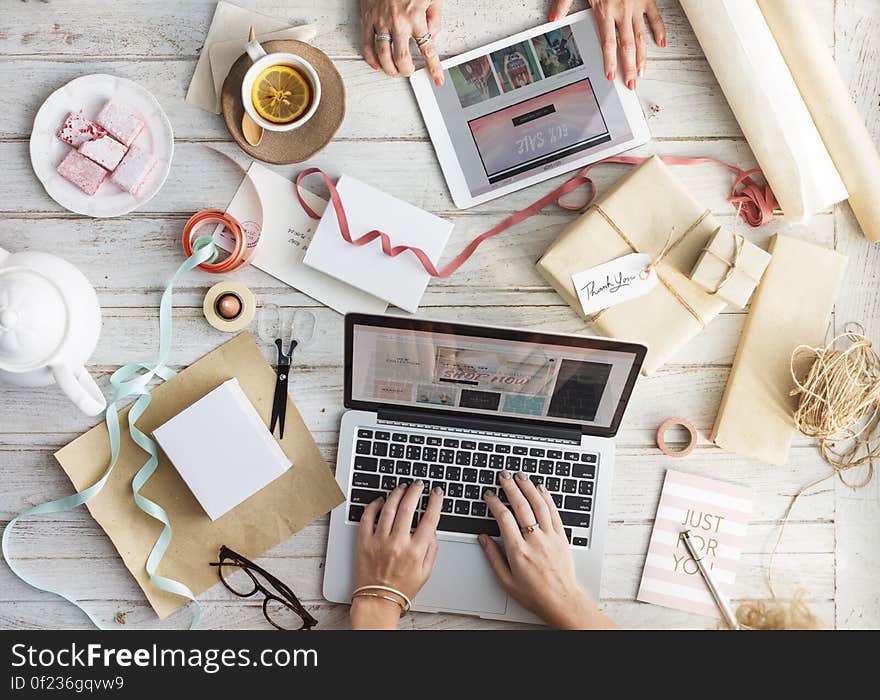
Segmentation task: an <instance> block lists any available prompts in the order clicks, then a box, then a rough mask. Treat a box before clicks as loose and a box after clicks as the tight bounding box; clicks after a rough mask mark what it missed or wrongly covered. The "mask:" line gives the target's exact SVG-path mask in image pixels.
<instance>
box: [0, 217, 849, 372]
mask: <svg viewBox="0 0 880 700" xmlns="http://www.w3.org/2000/svg"><path fill="white" fill-rule="evenodd" d="M186 216H187V215H183V214H180V215H172V216H169V217H157V216H144V217H141V216H137V217H132V218H119V219H85V218H82V219H80V218H76V219H69V218H66V217H57V218H56V217H48V218H47V217H40V218H26V217H25V216H24V215H20V214H19V215H10V216H9V217H7V218H0V247H3V248H7V249H8V250H11V251H19V250H42V251H47V250H51V251H53V252H55V253H56V254H58V255H60V256H62V257H64V258H65V259H66V260H68V261H69V262H71V263H73V264H74V265H76V266H77V267H78V268H79V269H80V270H81V271H82V272H83V274H85V275H86V277H88V278H89V280H90V281H91V282H92V284H94V285H95V287H96V288H97V291H98V299H99V301H100V303H101V305H102V307H103V308H104V310H105V316H106V315H107V310H108V309H110V308H112V307H137V308H139V309H141V311H139V313H142V314H143V315H144V316H145V317H149V316H150V314H151V313H153V314H155V313H156V310H157V307H158V299H159V294H160V292H161V289H162V288H163V287H164V285H165V283H166V282H167V279H168V277H170V275H171V274H172V272H173V271H174V270H175V269H176V268H177V266H178V265H179V264H180V262H181V260H182V257H183V252H182V250H181V246H180V232H181V229H182V227H183V224H184V222H185V220H186ZM503 216H504V214H492V215H489V216H485V217H483V216H473V215H470V214H459V215H453V216H450V217H449V218H450V219H452V221H453V223H454V228H453V234H452V237H451V239H450V242H449V243H448V245H447V247H446V253H445V255H444V259H450V258H452V257H453V256H454V255H455V254H457V253H458V251H459V250H461V249H462V248H464V247H465V246H466V245H467V243H468V242H469V241H470V240H472V239H473V238H474V237H476V236H477V235H479V234H480V233H482V232H483V231H485V230H486V229H488V228H489V227H491V226H492V225H494V224H495V223H498V222H499V221H500V220H501V219H502V218H503ZM575 217H576V214H573V213H571V212H562V211H560V210H559V209H557V208H555V207H551V208H549V209H548V210H547V213H546V214H544V215H539V216H535V217H534V218H532V219H530V220H529V221H527V222H523V223H522V224H519V225H517V226H515V227H513V228H511V229H510V230H508V231H506V232H505V233H504V234H502V235H501V236H499V237H497V238H495V239H494V240H491V241H488V242H486V243H485V244H484V245H483V246H482V247H481V248H480V249H479V251H478V253H477V254H476V255H475V256H474V257H473V258H472V259H471V260H470V261H468V263H467V264H465V265H464V266H463V267H462V268H461V269H460V270H459V271H458V272H456V274H454V275H452V276H451V277H449V278H446V279H436V280H432V282H431V283H430V285H429V286H428V289H427V291H426V293H425V296H424V297H423V301H422V305H421V306H422V312H421V313H423V314H425V315H427V314H430V313H435V314H436V315H437V316H439V315H441V314H442V313H444V311H443V310H442V309H438V310H437V311H436V312H434V311H432V310H431V309H430V308H429V307H432V306H438V307H462V306H464V307H468V309H472V308H474V307H476V306H493V305H501V306H523V305H527V306H542V307H543V306H559V307H561V308H565V307H564V302H563V300H562V299H561V297H559V296H558V295H557V294H556V292H555V291H554V290H553V289H552V288H551V287H550V286H549V285H548V284H547V283H546V282H545V281H544V279H543V278H542V277H541V276H540V275H539V274H538V272H537V270H536V269H535V264H534V263H535V261H536V260H537V259H538V258H539V257H540V256H541V255H542V254H543V252H544V250H545V249H546V248H547V247H548V246H549V245H550V244H551V243H552V242H553V240H555V238H556V237H557V236H558V235H559V232H560V231H561V230H562V229H563V227H564V226H565V225H566V224H568V223H570V222H571V221H572V220H573V219H574V218H575ZM719 220H720V221H721V222H723V223H725V224H727V225H734V221H735V218H734V217H733V216H732V215H726V216H720V217H719ZM740 230H741V231H743V232H744V233H745V234H746V235H748V237H749V239H750V240H752V241H753V242H755V243H756V244H758V245H760V246H762V247H766V245H767V243H768V239H769V236H770V235H771V234H772V233H775V232H783V233H789V234H793V235H798V236H801V237H806V238H808V239H809V240H813V241H814V242H816V243H819V244H821V245H826V246H829V247H830V246H833V245H834V217H833V215H832V214H823V215H820V216H818V217H816V218H815V220H814V221H813V222H812V223H811V225H810V227H809V228H807V229H804V228H803V227H800V226H793V225H790V224H784V223H782V222H781V220H780V222H779V223H778V224H775V225H774V226H772V227H769V226H768V227H764V228H762V229H757V230H752V229H747V227H745V226H741V227H740ZM120 241H126V247H125V253H124V254H120V251H119V244H120ZM235 276H236V279H239V280H240V281H241V282H243V283H245V284H247V285H248V286H249V287H250V288H251V290H252V291H253V292H254V293H255V294H256V295H257V298H258V300H260V301H262V300H268V299H271V300H272V302H273V303H275V304H278V305H281V306H313V307H316V309H315V311H316V313H319V314H322V320H323V317H324V316H323V314H326V315H327V318H328V319H330V318H332V317H334V316H336V314H335V313H334V312H332V311H331V310H329V309H325V308H324V307H322V306H320V305H319V304H318V303H317V302H315V301H314V300H312V299H310V298H309V297H307V296H305V295H304V294H302V293H300V292H299V291H297V290H296V289H293V288H292V287H289V286H288V285H286V284H284V283H283V282H281V281H279V280H277V279H275V278H274V277H271V276H270V275H267V274H266V273H264V272H262V271H260V270H258V269H256V268H254V267H246V268H243V269H242V270H239V271H237V272H236V275H235ZM215 281H216V278H215V277H214V276H213V275H210V274H208V273H204V272H202V271H200V270H195V271H193V272H191V273H190V274H188V275H186V276H185V277H184V278H183V279H182V280H181V281H180V283H179V284H178V286H177V287H176V288H175V296H174V303H175V308H176V309H178V311H176V313H179V309H180V308H181V307H186V306H189V307H195V308H196V309H200V308H201V305H202V300H203V299H204V293H205V290H206V289H207V288H208V287H209V286H210V285H212V284H213V283H214V282H215ZM322 309H323V310H322ZM728 312H729V313H736V312H735V310H734V309H732V308H729V309H728ZM447 313H448V312H447ZM456 315H457V314H456ZM726 317H727V314H725V315H723V316H722V317H721V318H720V319H718V320H717V321H716V322H713V323H712V324H710V325H709V327H708V329H707V332H706V333H704V334H702V335H701V336H700V337H699V338H697V339H696V340H694V341H693V342H692V343H690V344H689V345H687V346H686V347H685V348H684V350H683V352H682V354H680V355H679V358H677V361H678V362H684V363H691V362H693V361H694V360H693V359H690V355H689V354H690V353H692V352H696V353H698V354H699V355H700V356H702V358H703V360H702V361H705V362H711V363H712V364H718V363H724V364H729V363H730V361H731V360H732V357H733V352H734V349H735V347H736V342H735V340H733V341H732V342H731V339H730V338H731V336H729V334H728V333H727V332H726V331H721V330H719V329H718V328H717V326H716V324H720V323H722V322H730V320H729V319H727V318H726ZM553 318H554V319H555V321H554V323H556V322H558V325H557V326H556V327H555V330H556V331H557V332H582V331H583V329H584V324H583V323H582V322H581V321H579V320H578V317H577V316H576V314H575V313H574V312H571V313H568V314H565V313H560V314H559V315H556V316H553ZM529 321H530V320H529V319H527V318H525V319H522V322H523V323H526V324H528V323H529ZM502 322H505V321H504V320H502ZM734 322H736V323H740V321H738V320H737V321H734ZM114 323H115V321H114ZM322 325H323V324H322ZM334 327H336V326H335V325H334ZM340 327H341V326H340ZM204 328H205V330H206V331H208V330H209V329H208V327H207V326H205V327H204ZM125 330H126V332H128V330H129V329H125ZM110 331H111V328H110V327H109V325H108V326H107V327H106V328H105V333H107V332H110ZM209 332H210V331H209ZM738 334H739V331H737V332H736V334H735V335H736V336H737V337H738ZM217 337H220V336H219V335H218V336H217ZM716 337H717V339H718V341H719V342H720V344H719V345H718V346H717V347H715V348H714V349H712V350H711V351H708V350H707V351H704V349H703V348H704V344H705V343H710V342H715V341H713V340H711V338H716ZM340 342H341V341H340ZM108 347H114V346H113V345H109V346H108ZM686 353H688V354H686ZM710 357H711V358H712V359H709V358H710ZM686 358H687V359H686ZM119 361H121V360H120V359H118V358H114V359H108V363H109V364H112V363H113V362H119ZM101 362H103V360H102V361H101Z"/></svg>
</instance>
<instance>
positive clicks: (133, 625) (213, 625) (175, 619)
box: [0, 600, 834, 630]
mask: <svg viewBox="0 0 880 700" xmlns="http://www.w3.org/2000/svg"><path fill="white" fill-rule="evenodd" d="M809 603H810V608H811V609H812V611H813V613H814V614H816V615H817V616H818V617H819V619H820V620H824V621H829V622H828V624H831V623H830V621H833V620H834V602H833V601H830V600H823V601H809ZM308 607H309V611H310V612H311V613H312V614H313V615H314V616H315V617H316V618H317V619H318V621H319V624H318V627H316V628H315V629H316V630H339V629H342V630H345V629H349V628H350V623H349V618H348V606H346V605H332V604H330V603H321V604H315V603H310V604H309V606H308ZM600 607H601V608H602V610H603V611H604V612H605V614H606V615H608V616H610V617H611V619H613V620H614V621H615V622H616V623H617V624H618V625H620V626H621V627H623V628H625V629H715V628H716V623H715V622H713V621H712V620H711V619H710V618H707V617H703V616H701V615H690V614H688V613H682V612H679V611H677V610H672V609H670V608H663V607H660V606H659V605H648V604H646V603H638V602H636V601H609V602H604V603H602V604H601V605H600ZM89 610H90V612H92V614H94V615H95V616H96V617H98V619H99V620H100V622H101V625H102V627H104V628H107V629H116V630H131V629H156V630H159V629H183V628H185V627H186V626H188V624H189V620H190V617H191V615H192V613H191V611H189V609H184V610H181V611H179V612H177V613H174V614H173V615H171V616H170V617H169V618H167V619H166V620H164V621H161V620H159V619H158V618H157V617H156V615H155V614H154V613H153V611H152V609H151V608H150V607H149V606H148V605H147V604H146V603H145V602H142V601H139V600H119V601H111V600H107V601H90V602H89ZM117 613H124V616H123V617H122V619H123V620H124V623H122V624H120V623H119V622H117V620H116V619H115V618H116V615H117ZM88 626H89V622H88V620H87V619H86V618H85V616H84V615H83V614H82V613H81V612H79V611H78V610H76V608H74V607H73V606H71V605H67V604H65V603H64V602H62V601H57V602H56V601H55V600H46V601H38V602H29V601H23V602H20V603H16V604H15V605H14V606H9V605H3V606H2V607H0V627H3V628H6V629H27V630H30V629H35V628H37V629H39V628H42V629H83V628H84V627H86V628H88ZM201 627H202V628H203V629H218V630H221V629H226V630H242V629H266V628H267V627H268V624H267V623H266V620H265V618H264V617H263V610H262V606H261V604H260V603H251V602H248V601H240V600H234V601H226V602H223V601H211V602H206V603H204V604H203V605H202V624H201ZM531 628H532V627H531V625H515V624H511V623H503V622H496V621H494V620H481V619H480V618H478V617H466V616H464V615H446V614H442V613H438V614H429V613H411V614H409V615H407V616H406V617H405V618H403V620H402V622H401V629H403V630H414V629H420V630H431V629H434V630H442V629H467V630H482V629H487V630H488V629H531Z"/></svg>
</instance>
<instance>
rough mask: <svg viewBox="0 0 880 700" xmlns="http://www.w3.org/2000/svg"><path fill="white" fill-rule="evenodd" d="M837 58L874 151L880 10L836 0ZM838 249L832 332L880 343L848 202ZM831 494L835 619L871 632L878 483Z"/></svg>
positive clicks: (871, 288) (872, 265)
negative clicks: (853, 332) (844, 264)
mask: <svg viewBox="0 0 880 700" xmlns="http://www.w3.org/2000/svg"><path fill="white" fill-rule="evenodd" d="M835 34H836V37H837V43H836V59H837V64H838V66H839V67H840V70H841V72H842V73H843V76H844V80H846V81H847V83H848V85H849V88H850V94H851V95H852V97H853V99H854V100H855V101H856V104H857V105H858V107H859V110H860V111H861V113H862V114H863V115H864V116H865V118H866V120H867V125H868V130H869V131H870V132H871V134H872V136H873V137H874V142H875V144H877V145H878V147H880V104H878V102H877V95H878V94H880V46H878V44H877V41H876V37H877V36H878V34H880V5H878V4H877V3H871V2H860V1H859V0H838V2H837V12H836V16H835ZM835 220H836V227H837V245H838V249H839V250H841V251H842V252H844V253H845V254H847V255H848V256H849V266H848V268H847V276H846V279H845V281H844V288H843V291H842V292H841V295H840V299H839V300H838V303H837V308H836V314H835V318H836V325H837V332H838V333H839V332H841V331H842V330H843V327H844V324H846V323H847V322H849V321H857V322H859V323H861V324H863V326H864V327H865V329H866V332H867V334H868V335H869V336H870V337H871V338H873V339H874V341H875V342H876V341H877V340H878V339H880V336H878V332H880V304H878V295H877V285H878V282H880V275H878V268H880V248H878V246H876V245H870V244H869V243H868V242H867V241H866V240H865V239H864V237H863V236H862V234H861V231H860V229H859V226H858V223H857V222H856V220H855V218H854V217H853V215H852V211H851V210H850V208H849V206H848V205H842V206H839V207H837V209H836V212H835ZM866 473H867V472H866V471H865V470H861V473H855V474H853V473H850V474H848V475H847V481H850V482H851V483H859V482H860V481H861V480H862V479H864V477H865V476H866ZM833 483H834V488H835V491H836V496H837V513H836V516H835V525H836V528H837V560H836V566H837V573H838V575H837V590H836V600H837V607H836V619H837V626H838V627H840V628H876V627H877V626H878V625H880V587H878V585H877V582H878V581H880V548H878V546H877V532H878V530H880V479H878V478H877V476H875V477H874V479H873V481H872V483H871V484H870V485H869V486H868V487H867V488H863V489H857V490H853V489H850V488H848V487H847V486H846V485H845V484H843V483H842V482H840V481H839V480H837V479H835V480H834V482H833Z"/></svg>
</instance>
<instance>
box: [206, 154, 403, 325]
mask: <svg viewBox="0 0 880 700" xmlns="http://www.w3.org/2000/svg"><path fill="white" fill-rule="evenodd" d="M247 173H248V176H250V178H251V180H252V182H253V183H254V186H255V187H256V191H257V192H259V196H260V199H261V200H262V205H263V207H262V209H263V231H262V233H261V234H260V242H259V244H258V246H257V252H256V253H255V254H254V257H253V259H252V260H251V265H253V266H254V267H256V268H259V269H260V270H262V271H263V272H268V273H269V274H270V275H272V276H273V277H275V278H277V279H279V280H281V281H282V282H286V283H287V284H289V285H290V286H291V287H295V288H296V289H298V290H299V291H301V292H302V293H303V294H308V295H309V296H310V297H312V298H313V299H316V300H317V301H320V302H321V303H322V304H326V305H327V306H329V307H330V308H331V309H335V310H336V311H338V312H339V313H341V314H346V313H349V312H360V313H366V314H381V313H384V311H385V309H387V308H388V304H386V303H385V302H384V301H382V300H381V299H379V298H377V297H374V296H372V295H371V294H367V293H366V292H363V291H361V290H360V289H356V288H354V287H352V286H351V285H348V284H345V283H344V282H341V281H339V280H338V279H335V278H334V277H331V276H330V275H325V274H324V273H323V272H319V271H318V270H313V269H312V268H310V267H307V266H306V265H304V264H303V257H304V256H305V254H306V250H308V248H309V244H310V242H311V240H312V236H313V234H314V232H315V229H316V228H317V226H318V222H317V221H315V220H314V219H312V218H310V217H309V216H308V215H307V214H306V213H305V211H303V208H302V206H300V203H299V200H298V199H297V198H296V195H295V194H294V190H293V188H294V184H293V182H291V181H290V180H288V179H287V178H285V177H282V176H281V175H278V174H277V173H274V172H272V171H271V170H269V169H268V168H266V167H264V166H262V165H260V164H259V163H253V164H252V165H251V167H250V168H248V171H247ZM302 193H303V198H304V199H305V200H306V202H307V204H308V205H309V206H310V207H311V208H312V209H313V210H314V211H315V212H317V213H319V214H320V213H321V212H323V211H324V207H325V206H327V202H326V201H325V200H323V199H321V198H320V197H318V196H317V195H314V194H312V193H311V192H308V191H306V190H302ZM255 194H256V192H255V191H254V189H253V188H252V187H248V186H247V182H245V181H242V184H241V185H240V186H239V188H238V191H237V192H236V193H235V196H234V197H233V198H232V201H231V202H230V203H229V206H228V207H227V208H226V211H227V212H228V213H229V214H231V215H232V216H234V217H235V218H236V219H238V220H239V221H253V220H256V219H257V216H256V212H258V211H259V204H258V203H257V202H255V201H254V196H255ZM214 241H215V242H216V243H217V245H218V246H220V247H221V248H223V249H224V250H231V249H232V246H233V244H234V242H233V241H232V240H230V239H228V238H226V237H223V236H220V235H215V236H214Z"/></svg>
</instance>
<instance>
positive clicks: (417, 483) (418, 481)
mask: <svg viewBox="0 0 880 700" xmlns="http://www.w3.org/2000/svg"><path fill="white" fill-rule="evenodd" d="M413 488H417V489H418V490H419V491H421V490H422V489H424V488H425V484H424V482H423V481H422V480H421V479H416V480H415V481H414V482H413Z"/></svg>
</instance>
